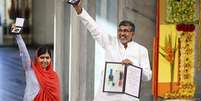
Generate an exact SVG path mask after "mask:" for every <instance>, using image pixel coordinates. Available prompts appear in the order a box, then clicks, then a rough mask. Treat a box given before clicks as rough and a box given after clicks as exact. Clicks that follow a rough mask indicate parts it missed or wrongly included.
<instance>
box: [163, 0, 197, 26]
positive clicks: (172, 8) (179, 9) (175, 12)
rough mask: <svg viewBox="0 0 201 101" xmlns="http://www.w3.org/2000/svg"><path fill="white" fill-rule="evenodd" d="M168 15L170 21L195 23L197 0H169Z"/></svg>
mask: <svg viewBox="0 0 201 101" xmlns="http://www.w3.org/2000/svg"><path fill="white" fill-rule="evenodd" d="M166 13H167V16H166V22H168V23H194V22H196V15H195V0H167V12H166Z"/></svg>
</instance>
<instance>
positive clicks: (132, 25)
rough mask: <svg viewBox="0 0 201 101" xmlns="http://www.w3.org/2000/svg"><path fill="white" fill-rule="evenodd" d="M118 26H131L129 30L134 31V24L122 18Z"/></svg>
mask: <svg viewBox="0 0 201 101" xmlns="http://www.w3.org/2000/svg"><path fill="white" fill-rule="evenodd" d="M120 26H131V31H132V32H135V24H134V23H132V22H131V21H128V20H123V21H121V22H120V23H119V27H120Z"/></svg>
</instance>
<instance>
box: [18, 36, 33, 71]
mask: <svg viewBox="0 0 201 101" xmlns="http://www.w3.org/2000/svg"><path fill="white" fill-rule="evenodd" d="M16 41H17V45H18V47H19V51H20V57H21V59H22V66H23V68H24V69H25V70H30V69H31V58H30V55H29V52H28V50H27V48H26V45H25V43H24V40H23V39H22V36H21V35H20V34H19V35H16Z"/></svg>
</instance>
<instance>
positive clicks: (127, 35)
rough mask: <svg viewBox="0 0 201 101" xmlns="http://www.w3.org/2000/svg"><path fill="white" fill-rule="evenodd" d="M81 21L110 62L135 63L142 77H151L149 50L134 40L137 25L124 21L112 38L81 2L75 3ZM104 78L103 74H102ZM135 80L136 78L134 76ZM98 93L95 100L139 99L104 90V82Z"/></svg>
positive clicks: (134, 100) (129, 100) (125, 100)
mask: <svg viewBox="0 0 201 101" xmlns="http://www.w3.org/2000/svg"><path fill="white" fill-rule="evenodd" d="M73 7H74V8H75V10H76V12H77V14H78V16H79V17H80V20H81V22H82V23H83V24H84V25H85V26H86V28H87V29H88V30H89V31H90V33H91V35H92V36H93V38H94V39H95V40H96V41H97V42H98V43H99V44H100V45H101V46H102V48H103V49H104V50H105V60H106V61H109V62H122V63H123V64H133V65H136V66H139V67H141V68H142V69H143V72H142V79H143V80H150V79H151V75H152V72H151V69H150V63H149V57H148V51H147V49H146V48H145V47H143V46H142V45H139V44H138V43H136V42H134V41H133V36H134V35H135V25H134V24H133V23H132V22H130V21H126V20H124V21H122V22H120V24H119V26H118V33H117V38H112V37H111V36H110V35H109V34H107V33H104V32H103V31H102V30H100V27H98V26H97V24H96V22H95V21H94V19H93V18H92V17H90V16H89V15H88V13H87V12H86V11H85V10H84V8H82V7H81V2H79V3H78V4H76V5H73ZM102 78H103V76H102ZM133 80H135V78H133ZM100 86H101V87H100V89H99V91H98V93H97V94H96V96H95V98H94V101H138V99H137V98H135V97H131V96H129V95H126V94H116V93H115V94H114V93H106V92H102V83H101V85H100Z"/></svg>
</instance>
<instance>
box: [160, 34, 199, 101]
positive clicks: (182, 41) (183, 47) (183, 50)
mask: <svg viewBox="0 0 201 101" xmlns="http://www.w3.org/2000/svg"><path fill="white" fill-rule="evenodd" d="M193 36H194V32H182V33H179V39H178V46H179V47H178V49H179V50H178V51H179V61H180V62H179V81H178V82H179V89H178V90H175V91H172V92H168V93H166V94H165V95H164V98H166V99H190V98H192V97H193V96H194V93H195V88H196V86H195V84H194V83H193V79H194V75H193V71H194V70H193V67H194V66H193V60H194V57H193V49H194V47H193Z"/></svg>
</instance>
